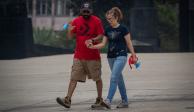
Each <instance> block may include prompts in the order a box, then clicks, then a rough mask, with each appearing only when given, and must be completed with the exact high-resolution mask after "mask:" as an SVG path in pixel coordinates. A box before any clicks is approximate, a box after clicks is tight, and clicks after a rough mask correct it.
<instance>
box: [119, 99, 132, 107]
mask: <svg viewBox="0 0 194 112" xmlns="http://www.w3.org/2000/svg"><path fill="white" fill-rule="evenodd" d="M128 107H129V103H128V102H126V101H124V100H122V102H121V103H119V105H117V108H128Z"/></svg>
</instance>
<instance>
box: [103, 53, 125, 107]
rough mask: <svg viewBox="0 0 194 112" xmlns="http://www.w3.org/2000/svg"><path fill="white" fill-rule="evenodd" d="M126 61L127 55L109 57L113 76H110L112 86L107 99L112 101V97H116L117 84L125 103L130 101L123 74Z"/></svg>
mask: <svg viewBox="0 0 194 112" xmlns="http://www.w3.org/2000/svg"><path fill="white" fill-rule="evenodd" d="M126 61H127V57H126V56H119V57H116V58H108V63H109V66H110V69H111V78H110V87H109V92H108V96H107V99H109V100H110V102H112V99H113V97H114V94H115V92H116V89H117V85H118V88H119V92H120V95H121V98H122V101H124V102H125V103H128V98H127V93H126V88H125V83H124V80H123V75H122V70H123V68H124V67H125V64H126Z"/></svg>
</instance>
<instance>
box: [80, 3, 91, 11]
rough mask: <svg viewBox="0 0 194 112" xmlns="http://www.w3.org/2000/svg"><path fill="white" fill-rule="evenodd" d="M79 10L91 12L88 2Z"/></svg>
mask: <svg viewBox="0 0 194 112" xmlns="http://www.w3.org/2000/svg"><path fill="white" fill-rule="evenodd" d="M81 10H89V11H91V10H92V6H91V4H90V3H89V2H84V3H83V4H82V5H81Z"/></svg>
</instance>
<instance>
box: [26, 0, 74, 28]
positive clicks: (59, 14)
mask: <svg viewBox="0 0 194 112" xmlns="http://www.w3.org/2000/svg"><path fill="white" fill-rule="evenodd" d="M26 2H27V3H26V4H27V11H28V17H29V18H32V23H33V27H34V28H37V27H39V28H48V29H49V28H52V29H53V30H60V29H61V28H62V25H63V24H64V23H65V22H68V21H69V20H70V19H71V18H72V17H73V11H72V9H71V8H70V2H71V1H70V0H26Z"/></svg>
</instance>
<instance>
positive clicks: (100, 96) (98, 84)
mask: <svg viewBox="0 0 194 112" xmlns="http://www.w3.org/2000/svg"><path fill="white" fill-rule="evenodd" d="M102 87H103V86H102V79H100V80H98V81H96V88H97V94H98V98H102Z"/></svg>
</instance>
